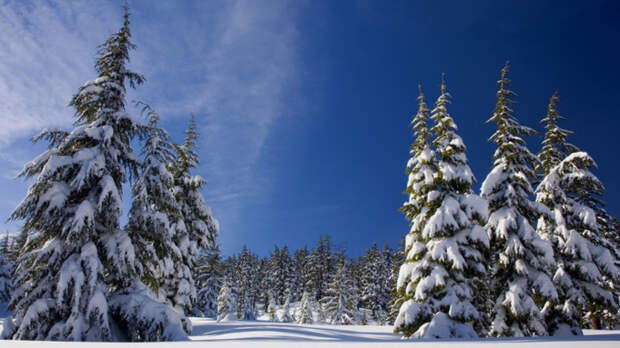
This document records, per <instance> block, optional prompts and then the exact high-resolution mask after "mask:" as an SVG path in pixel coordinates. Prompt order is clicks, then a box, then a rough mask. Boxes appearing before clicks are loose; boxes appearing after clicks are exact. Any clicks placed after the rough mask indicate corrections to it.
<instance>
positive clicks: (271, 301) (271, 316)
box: [267, 291, 278, 321]
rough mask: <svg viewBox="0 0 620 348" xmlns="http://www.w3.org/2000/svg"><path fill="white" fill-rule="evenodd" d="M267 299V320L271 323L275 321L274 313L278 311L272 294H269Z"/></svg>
mask: <svg viewBox="0 0 620 348" xmlns="http://www.w3.org/2000/svg"><path fill="white" fill-rule="evenodd" d="M267 297H268V298H269V299H268V303H269V304H268V305H267V314H268V315H269V320H271V321H276V319H277V318H276V312H277V310H278V305H277V304H276V298H275V296H274V295H273V292H271V291H270V292H269V295H268V296H267Z"/></svg>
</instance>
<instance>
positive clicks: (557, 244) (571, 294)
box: [536, 152, 620, 335]
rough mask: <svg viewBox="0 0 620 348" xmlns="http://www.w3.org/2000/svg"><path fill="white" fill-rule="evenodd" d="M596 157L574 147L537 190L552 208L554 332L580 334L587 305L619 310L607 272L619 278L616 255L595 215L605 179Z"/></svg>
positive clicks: (550, 313) (550, 318)
mask: <svg viewBox="0 0 620 348" xmlns="http://www.w3.org/2000/svg"><path fill="white" fill-rule="evenodd" d="M594 166H595V164H594V161H593V160H592V158H590V156H588V154H587V153H585V152H574V153H572V154H570V155H569V156H567V157H566V159H564V160H562V161H561V162H560V163H559V164H557V165H556V166H554V167H553V168H551V170H549V171H548V173H547V175H546V176H545V178H544V179H543V180H542V182H541V183H540V185H539V186H538V188H537V190H536V194H537V196H536V199H537V201H539V202H541V203H543V204H545V205H546V206H547V207H549V209H551V210H552V211H553V215H554V219H553V220H551V221H546V220H544V219H543V218H541V219H540V224H542V225H552V226H553V228H552V230H551V238H550V239H551V241H552V243H553V246H554V251H555V255H556V258H557V267H556V271H555V274H554V275H553V281H554V283H555V285H556V288H557V290H558V293H559V300H558V302H557V303H553V302H551V303H548V304H547V306H546V308H545V312H546V313H545V314H546V317H547V322H548V329H549V333H550V334H559V335H566V334H573V335H580V334H582V332H581V328H580V325H581V322H582V319H583V318H582V317H583V314H585V313H584V311H591V312H596V311H597V310H602V309H608V310H611V312H612V313H615V312H616V311H617V307H616V306H617V304H616V302H615V300H614V297H613V294H612V292H610V291H609V289H607V288H606V287H605V286H604V279H603V275H605V276H607V277H608V278H609V279H615V280H617V279H619V277H620V273H619V270H618V268H617V267H616V265H615V263H614V262H615V261H616V260H615V258H614V257H613V256H612V254H611V252H610V251H609V249H607V248H606V243H605V242H604V236H602V234H601V231H600V226H599V224H598V221H597V219H596V210H595V208H596V206H597V205H598V202H597V201H596V200H595V199H594V196H595V195H600V194H601V193H602V192H603V185H602V184H601V182H600V181H599V180H598V179H597V178H596V176H595V175H594V174H593V173H592V172H591V171H590V168H592V167H594Z"/></svg>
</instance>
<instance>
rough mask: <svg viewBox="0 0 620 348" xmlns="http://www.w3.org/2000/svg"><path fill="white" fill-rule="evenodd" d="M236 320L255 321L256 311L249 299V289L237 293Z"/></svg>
mask: <svg viewBox="0 0 620 348" xmlns="http://www.w3.org/2000/svg"><path fill="white" fill-rule="evenodd" d="M237 319H239V320H254V319H256V310H255V308H254V305H253V304H252V300H251V299H250V295H249V289H247V288H246V289H243V290H241V292H240V293H239V300H238V302H237Z"/></svg>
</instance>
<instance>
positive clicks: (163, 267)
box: [126, 102, 182, 300]
mask: <svg viewBox="0 0 620 348" xmlns="http://www.w3.org/2000/svg"><path fill="white" fill-rule="evenodd" d="M137 105H139V106H142V113H143V114H144V113H146V114H147V116H148V117H149V123H148V126H147V127H144V128H145V129H144V133H146V140H145V142H144V147H143V150H142V152H143V155H144V160H143V162H142V165H141V166H140V170H139V174H138V177H137V178H136V180H135V182H134V183H133V186H132V190H131V191H132V195H133V202H132V206H131V209H130V210H129V221H128V224H127V227H126V230H127V231H128V232H129V237H130V238H131V241H132V243H133V245H134V247H135V249H136V251H135V252H136V256H137V257H138V258H139V260H140V263H141V264H142V273H141V278H142V281H143V282H144V284H146V285H147V286H148V287H149V288H151V289H152V290H153V292H154V293H155V294H156V295H157V296H158V297H159V298H160V299H162V300H166V296H167V294H168V291H169V288H170V287H172V286H173V285H174V284H171V281H170V279H174V278H175V277H176V271H175V265H178V264H181V263H182V262H181V260H182V255H181V250H180V249H179V247H178V246H177V244H176V243H175V242H174V240H173V238H174V235H175V230H174V228H173V225H172V222H173V221H176V220H178V219H179V218H180V216H181V212H180V208H179V205H178V203H177V201H176V198H175V196H174V192H173V190H172V189H173V187H174V179H173V177H172V173H170V171H169V169H168V165H169V164H170V163H172V162H174V161H175V157H174V153H173V149H172V145H171V144H170V142H169V140H170V136H169V135H168V133H167V132H166V131H165V130H164V129H162V128H159V127H158V121H159V115H158V114H157V112H156V111H155V110H154V109H153V108H151V106H150V105H148V104H146V103H142V102H140V103H137Z"/></svg>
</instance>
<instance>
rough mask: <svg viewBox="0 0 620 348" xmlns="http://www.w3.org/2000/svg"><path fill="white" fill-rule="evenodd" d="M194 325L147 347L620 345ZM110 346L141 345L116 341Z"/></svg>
mask: <svg viewBox="0 0 620 348" xmlns="http://www.w3.org/2000/svg"><path fill="white" fill-rule="evenodd" d="M192 323H193V326H194V329H193V331H194V332H193V335H192V337H191V342H174V343H149V344H147V346H148V347H149V348H151V347H153V348H154V347H166V348H171V347H203V346H204V347H235V348H236V347H252V348H262V347H265V348H272V347H275V348H277V347H293V348H305V347H314V348H316V347H317V346H319V347H377V348H379V347H381V348H383V347H392V346H401V347H402V346H405V345H411V344H415V346H416V347H418V348H425V347H454V348H456V347H458V348H474V347H475V348H480V346H481V345H483V346H486V347H489V348H490V347H496V346H500V348H513V347H514V348H517V347H520V348H523V347H541V348H542V347H563V348H581V347H589V346H592V347H594V346H596V348H605V347H613V348H618V347H620V330H616V331H594V330H586V335H585V336H583V337H578V338H553V339H552V338H510V339H481V340H476V341H459V340H401V339H400V338H399V337H398V336H395V335H393V334H392V327H390V326H371V325H369V326H340V325H298V324H292V323H273V322H268V321H231V322H224V323H216V322H215V321H214V320H211V319H204V318H192ZM83 346H88V347H89V348H91V347H92V348H99V347H110V343H74V342H63V343H62V345H59V343H58V342H20V341H0V347H11V348H21V347H23V348H26V347H28V348H35V347H36V348H44V347H62V348H72V347H83ZM114 346H115V347H122V346H133V347H139V346H144V344H130V343H118V344H114Z"/></svg>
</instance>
